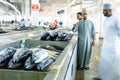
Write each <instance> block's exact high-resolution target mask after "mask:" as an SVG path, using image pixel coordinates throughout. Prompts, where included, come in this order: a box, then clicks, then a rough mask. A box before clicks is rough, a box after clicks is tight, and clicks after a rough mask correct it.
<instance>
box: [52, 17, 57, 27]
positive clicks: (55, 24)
mask: <svg viewBox="0 0 120 80" xmlns="http://www.w3.org/2000/svg"><path fill="white" fill-rule="evenodd" d="M57 27H58V25H57V20H56V19H55V21H54V22H53V24H52V29H56V28H57Z"/></svg>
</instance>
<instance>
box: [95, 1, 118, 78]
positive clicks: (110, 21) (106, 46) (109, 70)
mask: <svg viewBox="0 0 120 80" xmlns="http://www.w3.org/2000/svg"><path fill="white" fill-rule="evenodd" d="M103 14H104V16H105V17H106V18H105V20H104V24H103V28H104V29H103V30H104V36H103V37H104V40H103V46H102V51H101V55H100V56H101V58H100V63H99V70H98V77H95V78H93V80H120V22H119V20H118V17H117V16H115V15H113V14H112V5H111V4H110V3H105V4H104V5H103Z"/></svg>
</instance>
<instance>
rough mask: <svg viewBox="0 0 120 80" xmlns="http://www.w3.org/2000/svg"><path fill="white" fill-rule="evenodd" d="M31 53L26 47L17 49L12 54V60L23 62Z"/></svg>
mask: <svg viewBox="0 0 120 80" xmlns="http://www.w3.org/2000/svg"><path fill="white" fill-rule="evenodd" d="M31 54H32V51H31V50H29V49H27V48H21V49H18V50H17V52H16V53H15V54H14V55H13V62H24V61H25V60H26V59H27V58H28V57H29V56H30V55H31Z"/></svg>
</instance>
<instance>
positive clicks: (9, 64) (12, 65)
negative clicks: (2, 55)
mask: <svg viewBox="0 0 120 80" xmlns="http://www.w3.org/2000/svg"><path fill="white" fill-rule="evenodd" d="M22 64H23V63H16V62H14V61H13V59H11V60H10V61H9V63H8V68H10V69H15V68H18V67H20V66H21V65H22Z"/></svg>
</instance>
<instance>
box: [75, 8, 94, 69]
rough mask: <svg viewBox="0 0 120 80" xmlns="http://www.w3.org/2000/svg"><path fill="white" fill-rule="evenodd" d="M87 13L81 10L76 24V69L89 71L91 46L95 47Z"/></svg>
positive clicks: (92, 27) (92, 28) (92, 26)
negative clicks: (80, 15) (80, 17)
mask: <svg viewBox="0 0 120 80" xmlns="http://www.w3.org/2000/svg"><path fill="white" fill-rule="evenodd" d="M87 15H88V14H87V11H86V10H85V9H83V10H82V19H81V20H79V21H78V22H77V24H76V25H77V27H78V42H77V69H78V70H83V69H86V70H89V63H90V57H91V51H92V46H94V45H95V29H94V24H93V22H92V21H91V20H89V19H88V18H87Z"/></svg>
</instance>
